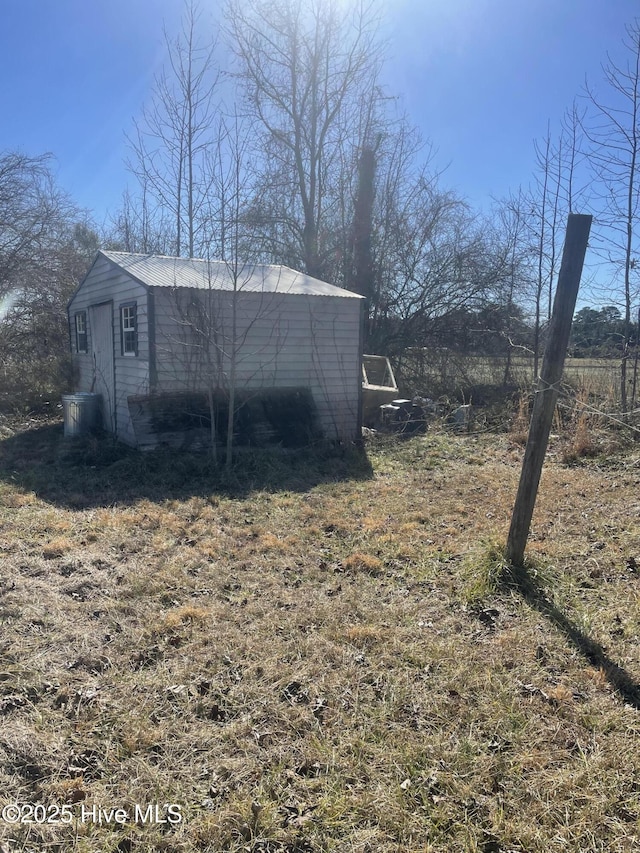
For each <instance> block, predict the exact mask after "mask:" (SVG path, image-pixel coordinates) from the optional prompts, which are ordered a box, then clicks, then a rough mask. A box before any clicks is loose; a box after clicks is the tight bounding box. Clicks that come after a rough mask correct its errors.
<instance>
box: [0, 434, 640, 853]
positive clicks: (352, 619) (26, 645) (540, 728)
mask: <svg viewBox="0 0 640 853" xmlns="http://www.w3.org/2000/svg"><path fill="white" fill-rule="evenodd" d="M4 434H5V438H4V440H3V441H2V442H0V554H1V563H0V619H1V621H2V633H1V635H0V644H1V654H2V661H1V664H0V782H1V784H0V808H2V807H4V811H3V812H2V814H3V816H4V818H5V820H4V821H0V850H2V851H4V850H5V848H6V850H20V851H42V850H55V851H72V850H73V851H83V852H86V853H89V851H91V853H97V851H122V853H126V851H166V852H167V853H169V851H172V852H173V851H176V853H177V851H200V850H203V851H222V850H229V851H244V850H247V851H286V853H295V851H300V853H303V851H304V853H312V852H313V853H315V851H361V852H362V853H365V851H370V853H390V851H398V853H399V851H403V852H404V851H416V853H417V851H442V853H445V851H446V853H450V851H482V853H495V852H496V851H503V853H506V852H507V851H526V853H533V851H540V853H542V851H544V853H546V852H547V851H549V850H554V849H558V850H567V851H575V853H578V851H580V853H585V851H604V850H606V851H631V850H636V849H638V846H639V845H640V830H639V828H638V827H639V820H640V748H639V747H640V737H639V735H640V719H639V709H640V688H639V687H638V682H639V681H640V648H639V646H638V633H639V627H640V489H639V485H640V454H639V453H638V452H637V451H636V450H634V451H632V452H628V453H627V454H619V455H617V456H610V457H608V458H607V459H603V458H601V457H595V458H593V459H590V460H589V461H587V462H582V463H579V464H574V465H570V466H569V465H567V464H564V463H563V462H562V461H561V460H562V458H569V457H568V456H567V455H566V454H565V455H564V457H563V455H562V453H561V448H560V447H557V448H556V449H555V452H554V449H553V448H552V453H551V456H550V460H549V463H548V465H547V466H546V468H545V472H544V474H543V479H542V486H541V494H540V497H539V503H538V507H537V509H536V514H535V516H534V524H533V532H532V537H531V541H530V547H529V549H528V554H529V556H530V558H531V561H530V565H529V568H528V571H527V572H526V573H522V574H521V575H519V576H516V577H513V576H512V575H511V574H510V573H509V572H506V571H504V567H502V566H501V564H500V559H499V552H498V550H497V549H496V548H495V543H502V542H503V541H504V540H505V538H506V532H507V529H508V525H509V519H510V514H511V509H512V502H513V498H514V496H515V491H516V487H517V481H518V476H519V469H520V463H521V456H522V448H521V447H520V446H517V445H516V444H514V443H512V441H511V439H510V437H509V436H507V435H489V434H487V435H476V436H452V435H447V434H445V433H438V432H432V433H430V434H428V435H427V436H426V437H417V438H413V439H411V440H409V441H404V442H385V441H380V442H378V441H376V442H374V443H372V444H370V445H369V446H368V448H367V455H366V456H365V455H363V454H361V453H358V452H356V451H349V452H345V453H342V454H340V455H331V454H328V453H325V454H320V455H314V454H311V453H308V452H307V453H304V454H302V453H300V454H296V455H290V456H287V457H284V458H280V457H278V456H277V455H276V454H263V455H262V456H259V457H250V456H247V457H246V458H244V459H243V460H242V461H241V463H240V466H239V468H238V470H237V471H236V472H235V473H234V475H233V476H231V477H228V478H226V479H225V478H224V477H223V476H221V475H220V474H218V473H217V472H215V471H212V470H210V469H209V467H208V464H207V462H206V460H205V459H203V458H202V457H197V456H188V455H182V456H178V455H173V456H172V455H169V454H167V453H153V454H148V455H139V454H136V453H132V452H129V451H126V450H123V449H122V448H118V447H114V446H113V445H111V444H109V443H104V444H101V443H99V442H97V441H87V442H80V443H77V444H69V443H67V442H65V441H64V440H63V439H62V427H61V426H60V425H59V424H54V425H45V426H37V425H36V426H35V428H33V429H30V430H27V431H23V432H13V431H12V430H10V429H5V431H4ZM28 803H32V804H35V803H39V804H41V806H40V808H39V809H31V810H29V809H28V808H26V807H22V808H21V809H18V810H16V809H15V808H12V806H13V805H14V804H28ZM156 804H157V805H158V810H157V813H156V811H155V810H154V809H153V808H152V809H151V811H148V810H147V809H148V806H152V807H154V806H155V805H156ZM166 804H168V805H169V806H170V807H169V808H166V807H165V805H166ZM7 806H8V807H9V808H8V810H7V808H6V807H7ZM136 806H138V807H139V808H138V810H137V811H136ZM118 809H122V810H123V812H122V813H120V812H117V811H115V810H118ZM124 812H126V813H127V815H128V818H125V817H124ZM16 818H19V822H17V823H16V822H15V819H16ZM177 818H181V819H180V820H179V821H178V819H177ZM161 821H165V822H161ZM11 839H13V842H12V841H11ZM3 844H4V846H3Z"/></svg>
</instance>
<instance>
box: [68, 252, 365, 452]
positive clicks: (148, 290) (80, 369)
mask: <svg viewBox="0 0 640 853" xmlns="http://www.w3.org/2000/svg"><path fill="white" fill-rule="evenodd" d="M362 311H363V299H362V297H360V296H359V295H358V294H355V293H351V292H349V291H347V290H343V289H341V288H338V287H335V286H333V285H331V284H327V283H326V282H323V281H319V280H318V279H315V278H312V277H311V276H308V275H305V274H303V273H300V272H296V271H295V270H292V269H290V268H288V267H284V266H273V265H252V266H250V267H249V266H246V267H244V268H237V269H235V270H234V269H233V268H232V267H231V266H230V265H229V264H227V263H225V262H223V261H205V260H196V259H191V258H172V257H165V256H158V255H142V254H130V253H124V252H107V251H100V252H98V255H97V257H96V259H95V261H94V262H93V264H92V266H91V268H90V270H89V272H88V273H87V275H86V276H85V278H84V280H83V281H82V283H81V284H80V285H79V287H78V289H77V290H76V292H75V293H74V295H73V297H72V298H71V300H70V302H69V306H68V313H69V324H70V333H71V349H72V354H73V361H74V366H75V369H76V389H75V390H76V391H93V392H96V393H99V394H100V395H101V406H102V417H103V424H104V426H105V428H106V429H107V430H108V431H111V432H113V433H114V434H115V435H116V436H117V438H118V439H120V440H121V441H124V442H126V443H127V444H130V445H133V446H135V447H149V446H153V445H154V444H157V443H158V441H161V440H163V437H162V436H161V435H158V430H157V429H154V427H153V424H154V423H156V422H155V421H154V420H153V418H150V417H149V411H151V410H153V411H156V409H154V408H153V407H154V406H156V405H157V403H158V401H162V400H173V401H174V402H175V403H176V405H182V404H181V403H180V400H183V399H186V398H187V397H188V396H189V395H191V396H192V398H193V395H194V394H200V395H202V396H204V395H207V394H211V393H212V391H214V392H216V393H220V394H226V393H228V389H229V387H230V386H231V385H232V384H233V386H234V387H235V388H236V389H237V391H238V392H240V393H241V395H242V394H244V399H249V397H248V395H250V394H251V393H254V394H257V393H262V394H265V393H269V392H268V391H267V389H274V392H273V393H274V395H276V397H277V394H278V392H280V393H281V394H282V393H284V391H285V389H290V390H291V391H292V392H294V391H298V392H302V393H303V394H304V393H306V395H307V396H308V397H309V396H310V397H312V400H313V403H314V404H315V406H314V408H315V410H316V414H317V423H318V427H319V430H320V432H321V434H322V435H323V436H324V437H325V438H328V439H330V440H340V441H353V440H354V439H356V438H357V437H358V436H359V434H360V426H361V415H360V411H361V393H362V391H361V389H362V372H361V370H362V368H361V364H362ZM240 399H242V396H240ZM145 413H146V414H145ZM174 427H175V422H174ZM178 431H179V430H178ZM175 433H176V431H175V429H174V435H173V438H174V439H175ZM170 443H174V444H175V443H176V442H175V440H174V441H172V442H170Z"/></svg>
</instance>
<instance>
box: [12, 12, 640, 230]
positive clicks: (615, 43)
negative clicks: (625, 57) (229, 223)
mask: <svg viewBox="0 0 640 853" xmlns="http://www.w3.org/2000/svg"><path fill="white" fill-rule="evenodd" d="M345 2H346V0H345ZM219 3H220V0H202V6H203V8H204V9H205V10H206V9H207V8H209V9H210V11H211V17H212V20H213V17H214V14H213V13H214V12H215V11H216V9H217V7H218V6H219ZM207 4H209V6H207ZM382 4H383V8H384V13H385V19H386V20H385V30H386V33H387V35H388V40H389V47H388V53H389V60H388V63H387V67H386V72H385V80H386V84H387V87H388V91H389V94H393V95H398V96H399V97H400V99H401V103H402V104H403V106H404V108H405V110H406V112H407V113H408V114H409V116H410V117H411V119H412V120H413V121H414V123H416V124H417V125H418V126H419V127H420V129H421V131H422V133H423V135H424V136H425V137H427V138H429V139H430V140H431V141H432V142H433V145H434V146H435V148H436V149H437V160H436V162H437V165H438V166H439V167H440V168H442V167H445V166H446V167H447V169H446V172H445V174H444V177H443V182H444V184H446V185H448V186H451V187H452V188H454V189H456V190H457V191H458V192H459V193H460V194H462V195H464V196H466V197H467V198H469V200H470V201H471V202H472V203H474V204H475V205H476V206H487V207H488V205H489V203H490V198H491V196H502V195H505V194H506V193H507V192H508V191H509V189H510V188H513V189H516V188H517V186H518V185H519V184H523V185H526V184H527V183H528V182H529V180H530V175H531V170H532V165H533V145H532V143H533V140H534V138H536V137H538V138H541V137H542V136H543V135H544V133H545V131H546V127H547V120H549V119H550V120H551V122H552V128H553V127H557V126H558V124H559V121H560V119H561V117H562V114H563V112H564V110H565V108H566V107H568V106H570V105H571V102H572V100H573V98H574V96H576V95H578V94H579V92H580V89H581V87H582V84H583V82H584V79H585V75H586V76H587V77H588V78H589V80H590V81H592V82H593V83H595V84H597V83H598V81H599V80H600V76H601V75H600V64H601V62H602V61H603V60H604V59H605V54H606V52H607V51H609V52H610V53H611V54H612V55H613V56H615V55H616V54H617V53H619V50H620V42H621V39H622V37H623V35H624V26H625V23H628V22H630V21H632V20H633V17H634V15H635V14H640V4H639V3H638V0H382ZM181 10H182V2H181V0H0V79H1V80H2V85H1V86H0V115H1V116H2V121H1V124H0V149H15V148H19V149H21V150H23V151H25V152H26V153H28V154H39V153H43V152H45V151H50V152H52V153H53V154H54V155H55V157H56V159H57V172H58V177H59V181H60V183H61V184H62V185H63V186H64V187H65V188H66V189H67V190H68V191H69V192H70V194H71V195H72V197H73V198H74V199H75V200H76V201H77V202H78V203H79V204H81V205H82V206H85V207H86V208H88V209H90V210H91V211H93V212H94V214H95V217H96V219H97V220H98V221H101V220H102V219H103V218H104V216H105V214H106V212H107V210H108V209H111V210H113V209H115V207H116V206H117V205H118V203H119V199H120V196H121V193H122V191H123V189H124V188H125V186H126V183H127V180H128V175H127V172H126V169H125V166H124V159H125V157H126V153H127V152H126V145H125V139H124V134H125V132H127V131H130V130H131V127H132V120H133V118H134V117H135V116H138V115H139V114H140V110H141V107H142V105H143V103H144V102H145V100H146V99H147V98H148V95H149V90H150V86H151V84H152V81H153V76H154V73H156V72H157V71H158V70H159V68H160V67H161V64H162V61H163V57H164V44H163V37H162V28H163V24H165V25H166V26H167V28H168V29H169V30H170V31H176V30H177V28H178V25H179V20H180V14H181Z"/></svg>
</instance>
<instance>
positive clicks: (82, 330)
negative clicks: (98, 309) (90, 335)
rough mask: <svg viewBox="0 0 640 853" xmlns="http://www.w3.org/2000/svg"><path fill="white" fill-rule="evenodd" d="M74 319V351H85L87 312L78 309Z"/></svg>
mask: <svg viewBox="0 0 640 853" xmlns="http://www.w3.org/2000/svg"><path fill="white" fill-rule="evenodd" d="M75 321H76V352H87V312H86V311H79V312H78V313H77V314H76V315H75Z"/></svg>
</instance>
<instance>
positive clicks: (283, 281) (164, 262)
mask: <svg viewBox="0 0 640 853" xmlns="http://www.w3.org/2000/svg"><path fill="white" fill-rule="evenodd" d="M102 254H103V255H104V256H105V257H107V258H108V259H109V260H110V261H112V262H113V263H114V264H117V265H118V266H119V267H121V268H122V269H124V270H126V272H128V273H130V274H131V275H132V276H134V277H135V278H137V279H138V280H139V281H141V282H142V283H143V284H146V285H147V286H148V287H191V288H197V289H200V290H207V289H209V288H211V289H213V290H228V291H232V290H233V289H234V286H233V285H234V275H233V271H232V269H231V267H230V265H229V264H227V263H225V262H224V261H205V260H200V259H198V258H171V257H167V256H165V255H140V254H133V253H130V252H106V251H103V252H102ZM236 284H237V289H238V290H241V291H243V292H253V293H294V294H299V295H306V296H343V297H350V298H351V299H362V298H363V297H362V296H360V295H359V294H358V293H352V292H351V291H349V290H344V289H343V288H341V287H336V286H335V285H333V284H328V283H327V282H326V281H320V279H317V278H313V277H312V276H310V275H306V274H305V273H301V272H296V270H292V269H291V268H290V267H284V266H274V265H271V264H258V265H255V264H252V265H247V266H246V267H244V268H242V269H239V270H238V274H237V276H236Z"/></svg>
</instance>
